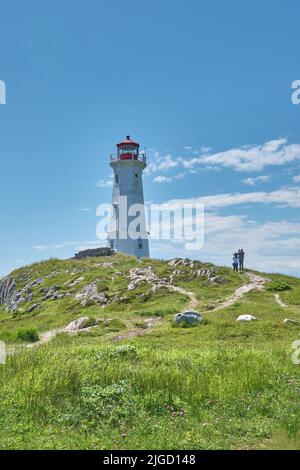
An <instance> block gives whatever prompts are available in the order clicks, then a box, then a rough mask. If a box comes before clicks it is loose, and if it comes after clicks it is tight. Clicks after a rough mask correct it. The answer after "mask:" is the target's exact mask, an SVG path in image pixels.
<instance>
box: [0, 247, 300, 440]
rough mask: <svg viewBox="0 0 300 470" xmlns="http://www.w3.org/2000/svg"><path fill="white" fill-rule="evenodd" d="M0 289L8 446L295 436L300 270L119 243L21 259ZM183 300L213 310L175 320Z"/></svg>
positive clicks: (1, 430) (1, 385) (0, 413)
mask: <svg viewBox="0 0 300 470" xmlns="http://www.w3.org/2000/svg"><path fill="white" fill-rule="evenodd" d="M0 302H2V305H0V340H3V341H5V342H6V347H7V350H8V351H10V352H11V355H10V357H9V358H8V359H7V363H6V365H3V366H0V399H1V409H0V422H1V427H0V437H1V440H0V442H1V444H0V446H2V447H3V448H45V447H47V448H75V449H76V448H116V449H118V448H129V449H130V448H165V449H167V448H195V449H199V448H206V449H207V448H249V447H259V448H260V447H261V446H264V447H266V446H267V447H268V445H269V446H270V447H272V445H273V444H271V443H272V439H275V437H273V438H272V436H273V432H274V431H276V433H275V434H274V436H275V435H276V436H277V437H276V439H277V440H278V436H282V438H281V437H280V438H279V444H276V445H278V446H279V447H280V440H281V439H282V443H283V442H286V440H287V439H289V437H288V436H294V435H297V430H298V425H299V398H298V397H299V387H300V376H299V366H296V365H294V364H293V363H292V361H291V345H292V342H293V341H295V340H297V339H300V329H299V328H298V327H297V326H295V325H289V324H284V323H283V320H284V319H285V318H292V319H295V320H299V321H300V280H299V279H295V278H291V277H287V276H280V275H260V274H258V273H256V274H255V273H245V274H241V273H233V272H232V271H231V270H230V269H228V268H224V267H217V266H213V265H211V264H207V263H205V264H204V263H201V262H199V261H191V260H181V259H177V260H172V261H170V262H167V261H160V260H152V259H143V260H136V259H135V258H132V257H126V256H123V255H114V256H110V257H99V258H86V259H71V260H64V261H63V260H49V261H45V262H41V263H36V264H33V265H31V266H27V267H24V268H21V269H19V270H17V271H15V272H13V273H11V275H10V276H8V278H6V279H5V280H2V281H0ZM186 308H194V309H197V310H198V311H199V312H200V313H201V314H203V315H204V317H205V320H206V321H205V323H204V324H201V325H199V326H197V327H195V328H176V327H174V324H173V318H174V314H175V313H178V312H180V311H182V310H184V309H186ZM242 314H252V315H255V316H256V317H257V318H258V321H256V322H249V323H242V322H236V319H237V317H238V316H239V315H242ZM74 321H77V323H74ZM72 322H73V323H72ZM80 322H81V327H83V329H82V330H78V329H76V326H77V327H78V323H80ZM70 323H71V325H72V327H71V328H66V327H67V325H70ZM74 325H75V327H74ZM33 331H34V332H35V333H36V335H32V334H30V332H31V333H32V332H33ZM37 335H39V338H38V337H37ZM38 339H39V341H36V342H35V343H31V342H30V340H32V341H33V340H38ZM26 340H27V341H26ZM43 343H45V344H43ZM29 346H30V347H29ZM32 346H36V347H32ZM286 436H287V437H286ZM269 438H270V439H271V441H270V444H268V442H269V441H268V439H269ZM289 442H290V441H289ZM293 442H294V443H293V446H294V447H298V443H297V440H295V441H293ZM282 445H284V444H282Z"/></svg>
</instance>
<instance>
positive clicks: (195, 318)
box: [175, 310, 204, 326]
mask: <svg viewBox="0 0 300 470" xmlns="http://www.w3.org/2000/svg"><path fill="white" fill-rule="evenodd" d="M203 321H204V318H203V317H202V315H200V313H199V312H196V311H194V310H187V311H186V312H181V313H177V315H175V323H176V324H177V325H183V326H192V325H197V324H199V323H201V322H203Z"/></svg>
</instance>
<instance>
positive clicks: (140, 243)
mask: <svg viewBox="0 0 300 470" xmlns="http://www.w3.org/2000/svg"><path fill="white" fill-rule="evenodd" d="M142 248H143V244H142V242H139V250H141V249H142Z"/></svg>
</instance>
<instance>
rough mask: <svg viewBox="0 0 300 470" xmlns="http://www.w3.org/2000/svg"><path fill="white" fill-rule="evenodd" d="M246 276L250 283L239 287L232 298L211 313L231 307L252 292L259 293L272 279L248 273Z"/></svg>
mask: <svg viewBox="0 0 300 470" xmlns="http://www.w3.org/2000/svg"><path fill="white" fill-rule="evenodd" d="M246 276H248V277H249V279H250V282H249V283H247V284H244V285H242V286H241V287H238V288H237V289H236V290H235V291H234V293H233V295H232V296H231V297H228V299H226V300H224V302H222V303H221V304H220V305H218V306H217V307H215V308H214V309H213V310H210V311H212V312H214V311H218V310H221V309H223V308H226V307H230V306H231V305H233V304H234V303H235V302H236V301H237V300H238V299H240V298H242V297H243V296H244V295H245V294H247V293H248V292H251V291H253V290H257V291H262V290H264V288H265V284H266V283H267V282H270V279H268V278H266V277H263V276H259V275H258V274H254V273H250V272H247V273H246Z"/></svg>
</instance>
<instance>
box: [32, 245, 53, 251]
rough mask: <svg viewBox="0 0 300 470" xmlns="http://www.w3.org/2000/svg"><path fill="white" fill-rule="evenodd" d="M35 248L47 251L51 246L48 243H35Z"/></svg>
mask: <svg viewBox="0 0 300 470" xmlns="http://www.w3.org/2000/svg"><path fill="white" fill-rule="evenodd" d="M33 248H34V249H35V250H38V251H47V250H48V249H49V248H50V247H49V246H48V245H35V246H34V247H33Z"/></svg>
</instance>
